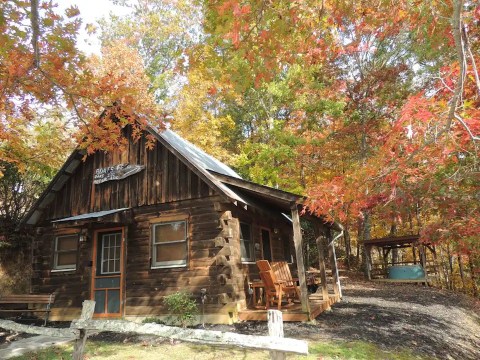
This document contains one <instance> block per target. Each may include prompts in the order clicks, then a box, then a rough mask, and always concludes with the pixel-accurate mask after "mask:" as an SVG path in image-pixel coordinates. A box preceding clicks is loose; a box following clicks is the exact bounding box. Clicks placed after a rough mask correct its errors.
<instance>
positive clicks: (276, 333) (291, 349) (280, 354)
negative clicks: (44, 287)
mask: <svg viewBox="0 0 480 360" xmlns="http://www.w3.org/2000/svg"><path fill="white" fill-rule="evenodd" d="M94 307H95V302H94V301H91V300H85V301H84V302H83V308H82V315H81V318H80V319H79V320H74V321H72V323H71V325H70V328H68V329H53V328H45V327H37V326H30V325H22V324H18V323H15V322H13V321H9V320H0V327H2V328H4V329H8V330H13V331H18V332H26V333H30V334H44V335H50V336H55V337H72V335H73V336H74V337H75V339H76V341H75V346H74V352H73V356H72V358H73V359H74V360H81V359H83V351H84V347H85V342H86V340H87V337H88V334H89V333H90V332H98V331H111V332H116V333H136V334H143V335H155V336H159V337H162V338H168V339H173V340H180V341H184V342H189V343H194V344H205V345H211V346H221V347H239V348H244V349H253V350H267V351H270V356H271V358H272V359H275V360H277V359H285V354H286V353H294V354H301V355H307V354H308V344H307V342H305V341H303V340H297V339H290V338H283V322H282V313H281V312H280V311H278V310H269V314H268V315H269V316H268V319H269V335H270V336H253V335H243V334H237V333H231V332H221V331H212V330H201V329H182V328H178V327H173V326H166V325H160V324H154V323H147V324H138V323H134V322H130V321H125V320H92V315H93V309H94Z"/></svg>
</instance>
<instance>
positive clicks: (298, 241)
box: [291, 204, 311, 317]
mask: <svg viewBox="0 0 480 360" xmlns="http://www.w3.org/2000/svg"><path fill="white" fill-rule="evenodd" d="M291 210H292V221H293V242H294V243H295V257H296V260H297V270H298V279H299V282H300V301H301V302H302V311H304V312H306V313H308V314H309V317H310V313H311V312H310V304H309V303H308V289H307V279H306V276H305V264H304V263H303V248H302V229H301V227H300V216H299V214H298V208H297V204H294V205H293V206H292V208H291Z"/></svg>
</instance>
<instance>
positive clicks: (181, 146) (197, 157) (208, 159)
mask: <svg viewBox="0 0 480 360" xmlns="http://www.w3.org/2000/svg"><path fill="white" fill-rule="evenodd" d="M157 132H158V131H157ZM158 133H159V135H160V136H161V137H162V138H163V139H165V140H166V141H168V143H169V144H170V145H172V146H173V147H174V148H175V149H177V151H178V152H180V153H181V154H182V155H183V156H184V157H185V158H187V159H189V160H190V161H191V162H192V163H193V164H195V165H196V166H197V167H200V168H203V169H205V170H211V171H215V172H217V173H220V174H223V175H227V176H232V177H236V178H239V179H241V178H242V177H241V176H240V175H238V174H237V173H236V172H235V171H234V170H233V169H232V168H230V167H229V166H227V165H225V164H224V163H222V162H221V161H219V160H217V159H215V158H214V157H213V156H210V155H208V154H207V153H206V152H204V151H203V150H202V149H200V148H199V147H197V146H195V145H193V144H192V143H191V142H189V141H187V140H185V139H183V138H181V137H180V136H179V135H177V134H176V133H175V132H173V131H172V130H170V129H166V130H164V131H161V132H158Z"/></svg>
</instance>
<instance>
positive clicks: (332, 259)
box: [327, 229, 340, 296]
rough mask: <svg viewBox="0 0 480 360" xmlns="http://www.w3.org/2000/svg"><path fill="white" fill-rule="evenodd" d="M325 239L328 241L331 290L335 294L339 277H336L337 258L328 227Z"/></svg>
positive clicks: (337, 292)
mask: <svg viewBox="0 0 480 360" xmlns="http://www.w3.org/2000/svg"><path fill="white" fill-rule="evenodd" d="M327 241H328V258H329V260H330V267H331V269H332V279H333V292H334V294H335V295H336V296H339V295H340V287H339V286H338V284H339V279H338V269H337V260H336V259H335V254H334V251H335V249H334V246H335V244H334V243H333V238H332V232H331V231H330V229H327Z"/></svg>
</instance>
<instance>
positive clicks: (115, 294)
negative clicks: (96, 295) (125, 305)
mask: <svg viewBox="0 0 480 360" xmlns="http://www.w3.org/2000/svg"><path fill="white" fill-rule="evenodd" d="M107 291H108V304H107V312H108V313H109V314H111V313H119V312H120V290H107Z"/></svg>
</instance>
